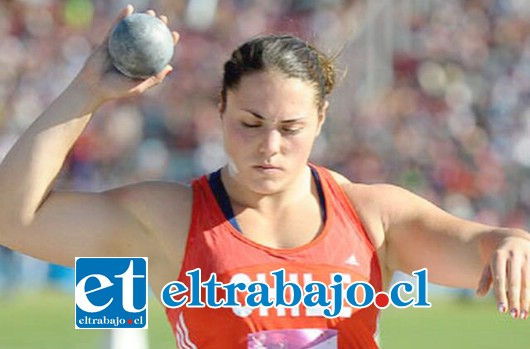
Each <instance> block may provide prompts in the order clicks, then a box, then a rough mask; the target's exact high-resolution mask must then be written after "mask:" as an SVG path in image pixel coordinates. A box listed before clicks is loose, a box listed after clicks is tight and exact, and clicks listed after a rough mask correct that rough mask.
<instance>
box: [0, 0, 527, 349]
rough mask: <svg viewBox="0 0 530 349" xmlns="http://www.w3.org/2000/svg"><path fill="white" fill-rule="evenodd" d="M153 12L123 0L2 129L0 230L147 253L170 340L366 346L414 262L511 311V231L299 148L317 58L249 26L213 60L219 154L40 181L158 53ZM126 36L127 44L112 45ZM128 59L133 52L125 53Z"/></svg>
mask: <svg viewBox="0 0 530 349" xmlns="http://www.w3.org/2000/svg"><path fill="white" fill-rule="evenodd" d="M146 16H147V17H146ZM148 17H149V18H148ZM136 21H138V22H136ZM151 22H153V23H156V24H155V26H160V24H159V22H160V23H162V24H163V27H164V29H163V30H161V31H162V32H165V34H160V35H161V36H162V37H164V39H163V40H162V44H160V45H161V46H162V48H160V47H159V44H157V45H156V47H151V46H150V43H153V42H154V39H148V38H146V37H144V35H151V34H150V33H149V34H148V33H147V31H145V30H144V29H139V28H142V27H141V26H143V25H148V26H150V25H151V24H148V23H151ZM138 23H140V24H138ZM167 23H168V20H167V18H166V17H165V16H159V17H157V16H156V13H155V12H154V11H148V12H147V13H146V14H142V15H134V14H133V8H132V7H131V6H128V7H126V8H125V9H124V10H123V11H122V12H121V13H120V15H119V16H118V18H117V19H116V24H115V26H112V28H115V29H114V31H112V30H111V32H110V33H109V35H108V37H107V38H105V39H104V40H103V42H102V44H101V45H99V46H98V47H97V48H96V49H95V50H94V51H93V53H92V54H91V55H90V57H89V58H88V59H87V60H86V62H85V64H84V66H83V68H82V69H81V71H80V72H79V73H78V74H77V76H76V77H75V78H74V79H73V81H72V82H71V83H70V85H69V86H68V87H67V88H66V89H65V90H64V91H63V92H62V93H61V94H60V95H59V96H58V97H57V99H56V100H54V101H53V102H52V103H51V105H50V106H49V107H48V108H47V109H46V110H44V111H43V113H42V114H41V115H40V116H39V117H38V118H37V119H36V120H35V122H34V123H33V124H32V125H30V126H29V128H28V129H27V130H25V132H24V133H23V134H22V135H21V136H20V138H19V139H18V140H17V142H16V144H15V145H14V146H13V147H12V148H11V150H10V151H9V153H8V154H7V156H6V157H5V159H4V161H3V162H2V163H1V165H0V193H2V195H1V196H0V200H1V202H0V244H2V245H4V246H6V247H8V248H10V249H13V250H17V251H20V252H22V253H25V254H28V255H31V256H34V257H36V258H40V259H42V260H46V261H49V262H53V263H57V264H62V265H66V266H72V265H73V264H74V261H75V258H76V257H79V256H97V257H122V256H123V257H126V256H142V257H147V258H148V261H149V283H150V286H151V288H152V290H153V291H154V293H155V294H157V295H160V300H161V302H162V304H164V305H165V307H166V312H167V317H168V321H169V322H170V324H171V326H172V328H173V331H174V333H175V338H176V342H177V345H178V346H179V347H181V348H201V349H202V348H206V349H208V348H241V349H243V348H256V347H263V346H266V345H267V343H269V344H270V342H269V339H271V338H272V337H274V338H279V337H281V338H284V339H285V338H286V340H287V341H291V343H292V344H294V343H295V342H296V343H301V342H304V344H303V345H305V347H312V348H317V347H319V346H320V347H322V345H324V344H323V343H326V345H330V343H333V344H331V345H332V346H331V347H333V348H340V349H346V348H377V340H376V332H377V319H378V314H379V310H380V308H384V304H388V303H389V301H391V302H392V303H393V304H394V305H396V306H398V307H405V306H407V305H410V304H412V303H414V304H417V305H418V306H424V305H427V304H428V302H427V297H426V294H425V293H423V294H422V293H421V292H420V296H419V297H417V299H416V300H415V302H413V301H412V300H410V302H409V301H408V300H407V299H400V298H399V297H398V296H397V293H398V292H395V290H396V287H395V286H392V288H390V289H389V291H388V296H387V295H386V294H385V293H383V292H384V290H386V289H388V288H389V282H390V278H391V276H392V274H393V273H394V272H395V271H403V272H405V273H410V274H412V275H415V276H417V277H418V279H420V280H422V281H423V282H424V284H425V283H426V280H427V272H428V281H430V282H434V283H438V284H442V285H447V286H451V287H458V288H471V289H476V290H477V293H478V294H486V293H487V292H488V291H489V290H490V289H493V291H494V294H495V298H496V301H497V305H496V306H495V308H498V309H499V310H500V311H501V312H502V313H508V314H510V315H511V316H512V317H513V318H518V319H526V317H527V316H528V311H529V307H530V297H529V295H530V237H529V234H528V232H526V231H524V230H522V229H514V228H503V227H497V226H490V225H485V224H481V223H477V222H474V221H470V220H464V219H461V218H458V217H455V216H453V215H451V214H449V213H447V212H445V211H443V210H442V209H440V208H438V207H436V206H435V205H434V204H432V203H430V202H429V201H427V200H425V199H423V198H421V197H419V196H417V195H415V194H413V193H411V192H409V191H407V190H405V189H402V188H400V187H397V186H393V185H386V184H377V185H364V184H359V183H354V182H351V181H350V180H348V179H347V178H345V177H344V176H342V175H341V174H339V173H337V172H335V171H332V170H330V169H327V168H325V167H323V166H319V165H317V164H313V163H310V162H309V156H310V153H311V151H312V148H313V144H314V142H315V139H316V138H317V137H318V135H319V134H320V132H321V130H322V127H323V125H324V123H325V121H326V119H327V117H328V115H327V114H328V106H329V102H328V96H329V94H330V93H331V91H332V90H333V87H334V84H335V80H336V79H335V70H334V65H333V60H332V59H331V58H329V57H328V56H326V55H325V54H323V53H322V52H321V51H319V50H318V49H317V48H315V47H314V46H312V45H311V44H309V43H307V42H306V41H304V40H302V39H300V38H298V37H295V36H292V35H266V36H261V37H257V38H253V39H251V40H249V41H247V42H244V43H242V44H241V45H240V46H239V47H237V48H235V50H234V51H233V52H232V54H231V55H229V57H228V59H227V61H226V63H225V64H224V72H223V76H222V78H221V80H222V84H221V91H220V100H219V104H218V116H219V124H220V126H219V127H220V129H221V131H222V134H223V136H224V137H223V139H224V150H225V153H226V156H227V158H228V161H227V164H226V165H225V166H223V167H221V168H220V169H218V170H217V171H214V172H212V173H209V174H205V175H203V176H201V177H199V178H197V179H195V180H193V182H192V185H191V186H185V185H181V184H178V183H173V182H163V181H159V182H140V183H135V184H129V185H124V186H120V187H117V188H115V189H112V190H107V191H103V192H79V191H60V190H57V189H55V188H54V183H55V178H56V177H57V176H58V174H59V172H60V170H61V168H62V167H63V166H64V163H65V159H66V157H67V155H68V153H69V152H70V151H71V149H72V147H73V146H74V144H75V143H76V141H77V140H78V139H79V137H80V136H81V134H82V133H83V130H84V129H85V127H86V126H87V124H88V123H89V122H90V121H91V119H92V118H93V117H95V116H94V112H95V111H96V110H98V109H99V108H100V107H101V106H102V105H103V104H105V103H106V102H108V101H113V100H117V99H123V98H131V97H135V96H139V95H141V94H142V93H143V92H145V91H146V90H148V89H149V88H151V87H153V86H155V85H157V84H160V83H162V82H163V81H164V79H165V78H166V77H167V74H168V73H169V72H170V71H171V70H172V69H173V68H172V67H171V66H170V65H169V63H170V58H171V55H172V53H173V46H174V45H175V44H177V42H178V38H179V36H178V34H177V33H176V32H171V31H169V33H170V34H169V36H168V35H167V32H166V30H167V28H165V27H166V26H167ZM122 25H124V26H125V27H123V28H122ZM137 26H138V27H137ZM120 28H122V29H120ZM157 30H158V29H157ZM156 35H158V34H156ZM124 36H130V38H131V39H124ZM168 37H170V38H171V45H170V48H169V49H168V45H169V44H168V42H169V41H168ZM137 39H138V41H136V40H137ZM122 41H125V44H124V46H123V47H122V46H121V44H122ZM146 42H147V43H149V44H146ZM118 43H119V44H118ZM144 48H146V51H143V52H142V53H141V54H140V55H136V54H134V55H132V56H129V58H124V57H126V56H127V54H122V53H121V50H124V51H125V52H129V50H131V51H136V50H140V51H142V50H143V49H144ZM159 49H160V50H161V51H160V52H164V53H163V56H164V57H165V58H164V59H161V60H160V61H159V60H158V58H157V57H154V56H157V55H158V50H159ZM115 50H116V52H115ZM113 52H114V53H113ZM153 52H156V53H154V54H153ZM161 56H162V54H161ZM130 57H133V59H132V61H134V60H136V59H137V58H138V57H141V58H140V61H142V62H144V63H148V64H146V66H143V65H139V64H137V62H135V63H134V64H132V65H129V63H130ZM151 59H153V61H151ZM113 64H115V65H116V67H117V69H119V71H121V72H123V74H121V73H118V72H117V71H116V69H114V66H113ZM124 74H125V75H124ZM131 77H132V78H131ZM197 78H200V77H197ZM96 117H97V116H96ZM212 117H216V116H215V115H214V116H212ZM125 275H126V274H125V273H124V274H123V277H125ZM127 275H129V274H127ZM129 276H130V275H129ZM131 277H132V276H131ZM168 285H169V286H168ZM400 289H401V290H403V291H406V292H409V291H410V290H409V287H408V286H407V285H405V284H402V285H400V286H399V287H398V288H397V290H398V291H399V290H400ZM184 290H191V291H190V292H188V293H186V292H185V291H184ZM194 290H195V291H194ZM197 290H198V291H197ZM277 290H286V292H285V295H284V294H283V293H278V292H277ZM330 294H332V295H335V298H330V299H328V296H329V295H330ZM284 296H285V297H284ZM363 296H364V297H363ZM369 296H370V297H369ZM273 298H274V302H275V303H272V301H273ZM363 298H364V299H368V298H370V299H372V300H373V299H376V301H375V303H377V304H373V303H370V302H366V304H365V302H363V300H362V299H363ZM295 300H298V301H299V302H298V303H297V304H294V303H295ZM300 300H301V301H300ZM383 303H384V304H383ZM271 304H275V305H276V306H273V305H271ZM205 324H206V325H205ZM278 336H279V337H278ZM308 343H311V344H308ZM271 345H272V344H271ZM327 347H329V346H327Z"/></svg>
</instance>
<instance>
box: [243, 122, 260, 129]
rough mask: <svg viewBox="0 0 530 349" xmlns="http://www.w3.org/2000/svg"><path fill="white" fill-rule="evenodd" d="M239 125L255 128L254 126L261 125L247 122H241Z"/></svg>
mask: <svg viewBox="0 0 530 349" xmlns="http://www.w3.org/2000/svg"><path fill="white" fill-rule="evenodd" d="M241 125H243V126H244V127H247V128H256V127H260V126H261V125H260V124H249V123H247V122H242V123H241Z"/></svg>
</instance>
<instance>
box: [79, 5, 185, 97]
mask: <svg viewBox="0 0 530 349" xmlns="http://www.w3.org/2000/svg"><path fill="white" fill-rule="evenodd" d="M133 12H134V8H133V7H132V6H131V5H128V6H127V7H125V8H124V9H123V10H122V11H121V12H120V14H119V15H118V17H117V18H116V19H115V21H114V23H113V24H112V26H111V30H112V28H113V27H114V26H115V25H116V24H117V23H118V22H119V21H121V20H122V19H123V18H125V17H126V16H128V15H130V14H132V13H133ZM146 13H147V14H149V15H152V16H156V13H155V12H154V11H153V10H149V11H147V12H146ZM159 18H160V19H161V20H162V21H163V22H164V23H165V24H166V25H167V21H168V20H167V17H166V16H163V15H162V16H159ZM111 30H110V31H109V32H108V33H107V36H106V38H105V40H103V42H102V43H101V44H100V45H99V46H98V47H97V48H96V49H95V50H94V52H92V54H91V55H90V57H89V58H88V59H87V61H86V62H85V65H84V67H83V69H82V70H81V72H80V73H79V74H78V75H77V76H76V78H75V80H74V83H81V84H82V85H83V86H84V87H85V88H86V87H88V91H89V93H90V94H91V98H94V99H95V100H94V103H95V104H96V105H100V104H102V103H104V102H106V101H109V100H113V99H119V98H126V97H133V96H137V95H140V94H141V93H143V92H144V91H146V90H147V89H149V88H151V87H153V86H155V85H158V84H160V83H161V82H162V81H163V80H164V78H165V77H166V76H167V74H169V72H171V71H172V70H173V68H172V67H171V66H170V65H167V66H166V67H165V68H164V69H163V70H162V71H161V72H160V73H158V74H157V75H153V76H151V77H149V78H147V79H145V80H134V79H131V78H128V77H126V76H125V75H123V74H121V73H120V72H118V70H117V69H115V68H114V66H113V65H112V62H111V57H110V55H109V52H108V40H109V35H110V32H111ZM171 33H172V36H173V42H174V44H175V45H176V44H177V42H178V39H179V34H178V33H177V32H175V31H172V32H171Z"/></svg>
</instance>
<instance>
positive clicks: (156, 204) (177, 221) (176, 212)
mask: <svg viewBox="0 0 530 349" xmlns="http://www.w3.org/2000/svg"><path fill="white" fill-rule="evenodd" d="M106 195H108V196H109V197H110V198H111V199H112V200H113V201H115V202H117V203H118V204H119V205H120V206H121V207H123V208H124V209H125V210H126V211H128V212H130V213H131V214H132V215H133V216H134V217H135V218H136V219H138V220H139V221H140V223H141V224H142V225H143V226H144V228H145V229H147V231H148V232H150V233H153V234H154V235H157V237H158V238H163V239H164V240H165V238H169V237H171V238H179V236H182V237H183V238H184V239H185V238H186V235H187V230H188V227H189V222H190V220H191V207H192V202H193V193H192V189H191V187H188V186H185V185H182V184H179V183H172V182H142V183H136V184H131V185H128V186H124V187H120V188H117V189H113V190H110V191H108V192H106ZM179 240H180V239H179ZM179 242H181V241H179Z"/></svg>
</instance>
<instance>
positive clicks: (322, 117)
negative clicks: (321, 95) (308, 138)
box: [316, 100, 329, 136]
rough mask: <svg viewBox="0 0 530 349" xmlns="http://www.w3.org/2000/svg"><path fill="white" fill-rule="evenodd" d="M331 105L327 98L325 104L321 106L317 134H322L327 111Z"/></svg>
mask: <svg viewBox="0 0 530 349" xmlns="http://www.w3.org/2000/svg"><path fill="white" fill-rule="evenodd" d="M328 107H329V102H328V101H327V100H324V104H323V105H322V108H320V111H319V113H318V126H317V134H316V135H317V136H318V135H319V134H320V131H322V125H324V122H325V121H326V116H327V111H328Z"/></svg>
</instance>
